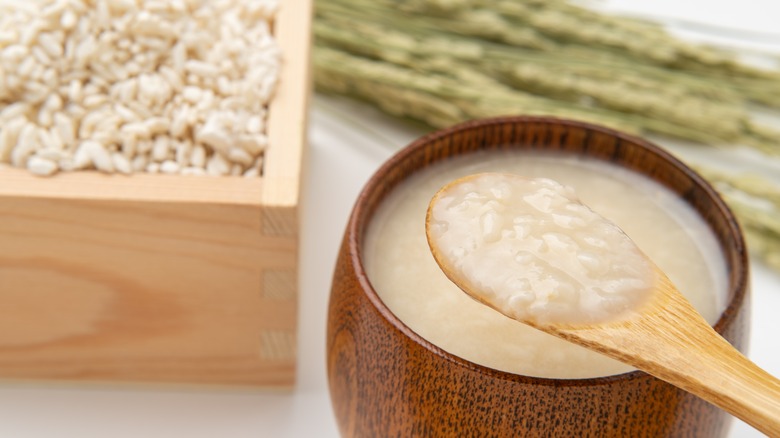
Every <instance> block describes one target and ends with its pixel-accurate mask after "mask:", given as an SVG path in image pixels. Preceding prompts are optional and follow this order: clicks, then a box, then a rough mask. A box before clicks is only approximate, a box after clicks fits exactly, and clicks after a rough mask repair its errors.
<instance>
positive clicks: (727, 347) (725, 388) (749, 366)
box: [425, 174, 780, 437]
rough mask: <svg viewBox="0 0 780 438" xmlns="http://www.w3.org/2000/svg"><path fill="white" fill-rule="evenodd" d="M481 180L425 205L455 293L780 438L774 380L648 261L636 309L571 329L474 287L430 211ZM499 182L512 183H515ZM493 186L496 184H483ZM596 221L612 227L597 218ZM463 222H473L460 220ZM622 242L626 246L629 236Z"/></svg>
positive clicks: (457, 185) (432, 240)
mask: <svg viewBox="0 0 780 438" xmlns="http://www.w3.org/2000/svg"><path fill="white" fill-rule="evenodd" d="M482 175H491V174H482ZM482 175H471V176H467V177H464V178H461V179H459V180H456V181H453V182H451V183H450V184H448V185H447V186H445V187H444V188H442V189H441V190H440V191H439V192H438V193H437V194H436V195H435V196H434V197H433V199H432V200H431V203H430V205H429V208H428V213H427V216H426V221H425V223H426V236H427V238H428V244H429V246H430V248H431V252H432V253H433V256H434V258H435V259H436V262H437V263H438V264H439V266H440V267H441V269H442V270H443V271H444V273H445V274H446V275H447V277H448V278H449V279H450V280H452V281H453V282H454V283H455V284H456V285H457V286H458V287H460V289H462V290H463V291H464V292H466V293H467V294H468V295H470V296H471V297H472V298H474V299H476V300H477V301H479V302H481V303H483V304H486V305H488V306H490V307H492V308H494V309H496V310H497V311H499V312H500V313H502V314H504V315H506V316H508V317H510V318H513V319H516V320H518V321H520V322H523V323H526V324H529V325H531V326H533V327H535V328H537V329H540V330H542V331H545V332H547V333H550V334H552V335H554V336H557V337H560V338H563V339H565V340H568V341H570V342H573V343H575V344H579V345H581V346H584V347H586V348H588V349H591V350H593V351H596V352H599V353H602V354H605V355H607V356H610V357H612V358H614V359H617V360H619V361H621V362H624V363H626V364H629V365H632V366H634V367H636V368H638V369H640V370H642V371H645V372H647V373H649V374H651V375H653V376H655V377H657V378H659V379H662V380H664V381H666V382H669V383H671V384H672V385H675V386H677V387H679V388H682V389H683V390H685V391H688V392H690V393H693V394H695V395H697V396H699V397H701V398H702V399H704V400H706V401H708V402H710V403H712V404H714V405H715V406H718V407H720V408H721V409H723V410H725V411H727V412H729V413H731V414H732V415H734V416H736V417H739V418H741V419H742V420H744V421H745V422H747V423H748V424H750V425H752V426H753V427H755V428H756V429H758V430H759V431H761V432H763V433H765V434H767V435H769V436H773V437H780V381H779V380H778V379H776V378H775V377H773V376H771V375H770V374H768V373H767V372H766V371H764V370H762V369H761V368H759V367H758V366H756V365H755V364H754V363H753V362H751V361H750V360H749V359H747V358H746V357H745V356H743V355H742V354H741V353H740V352H739V351H737V350H736V349H735V348H734V347H733V346H732V345H731V344H729V343H728V341H726V340H725V339H723V338H722V337H721V336H720V335H718V334H717V332H715V330H713V329H712V327H711V326H710V325H709V324H708V323H707V322H706V321H705V320H704V318H703V317H702V316H701V315H700V314H699V313H698V312H697V311H696V310H695V309H694V308H693V306H692V305H691V304H690V303H689V302H688V300H687V299H686V298H685V297H684V296H682V294H681V293H680V292H679V291H678V290H677V288H676V287H675V286H674V285H673V284H672V283H671V281H670V280H669V279H668V278H667V276H666V275H665V274H664V273H663V272H662V271H661V270H660V269H659V268H658V267H657V266H656V265H655V264H654V263H653V262H651V261H649V260H647V261H648V267H649V269H650V272H651V274H652V277H651V278H653V279H654V280H653V281H652V283H650V284H651V287H650V288H649V289H648V291H649V294H648V297H647V299H645V300H643V301H642V302H641V303H640V305H638V306H637V308H636V309H632V310H631V311H629V312H627V313H624V314H622V315H621V316H620V317H616V318H613V319H607V320H604V321H595V322H581V321H580V322H576V323H573V324H572V323H570V322H566V321H553V322H550V321H547V320H545V319H544V318H536V317H533V316H529V317H518V312H517V311H516V309H512V308H511V305H510V304H508V303H511V301H508V300H507V294H511V293H512V291H511V290H508V291H501V290H496V288H491V290H490V292H487V291H486V290H485V289H486V287H485V286H483V285H484V283H483V282H480V281H474V279H473V278H470V277H469V275H470V274H466V273H464V272H466V271H464V270H463V269H462V268H463V267H462V266H460V265H458V263H462V262H463V260H464V259H462V258H458V255H459V254H462V251H460V252H453V251H451V250H450V249H451V248H448V247H446V246H445V247H443V246H442V245H443V243H442V237H441V233H442V231H441V230H442V222H441V215H440V216H439V217H436V213H435V212H436V211H437V210H436V209H437V208H439V209H441V208H446V207H442V204H446V203H452V201H453V196H455V195H454V193H455V192H457V191H458V190H461V192H459V193H461V194H462V193H463V192H462V190H464V185H465V184H471V187H469V189H468V190H472V194H475V195H480V196H481V195H483V194H484V193H478V190H479V188H476V189H475V188H474V187H473V185H474V184H473V183H474V182H475V181H477V179H478V178H480V177H482ZM493 175H495V174H493ZM503 177H505V178H507V179H508V181H510V182H511V180H512V179H513V178H519V177H517V176H511V175H503ZM526 181H527V180H526ZM495 186H496V184H495V180H494V181H493V182H492V183H490V184H488V185H487V187H488V188H494V187H495ZM473 190H477V192H474V191H473ZM477 197H478V196H477ZM443 200H444V201H443ZM461 200H462V198H461ZM494 201H495V200H494ZM515 201H516V200H515ZM573 201H576V199H574V200H573ZM576 202H579V201H576ZM455 210H457V209H455ZM452 211H454V210H452V209H451V210H450V212H451V213H452ZM482 211H484V209H483V210H482ZM589 211H590V210H589ZM455 213H456V215H455V216H450V217H448V220H450V222H448V223H446V224H444V229H449V228H450V226H451V225H453V224H452V222H453V220H458V216H457V214H464V215H469V214H472V213H469V212H468V210H467V209H461V210H460V212H457V211H456V212H455ZM593 214H596V213H593ZM598 218H599V219H600V220H603V221H605V222H607V223H609V224H611V222H608V221H607V219H604V218H603V217H601V216H598ZM468 219H473V217H465V218H463V220H468ZM621 233H622V231H621ZM624 236H625V235H624ZM472 237H473V236H472ZM514 238H518V237H516V236H515V237H514ZM625 239H627V240H628V241H629V242H630V239H629V238H628V236H625ZM477 240H479V239H477ZM472 243H473V241H472ZM631 243H632V244H633V242H631ZM477 245H479V243H477ZM505 249H506V248H504V250H505ZM453 253H455V254H456V255H455V256H453ZM640 253H641V251H640ZM502 255H503V256H504V257H506V254H505V253H502V254H498V256H502ZM642 255H643V256H644V254H642ZM492 256H496V254H491V257H492ZM453 257H454V258H453ZM645 260H646V258H645ZM456 266H458V267H457V268H456ZM467 268H468V267H467ZM471 268H473V266H472V267H471ZM504 292H506V294H505V293H504Z"/></svg>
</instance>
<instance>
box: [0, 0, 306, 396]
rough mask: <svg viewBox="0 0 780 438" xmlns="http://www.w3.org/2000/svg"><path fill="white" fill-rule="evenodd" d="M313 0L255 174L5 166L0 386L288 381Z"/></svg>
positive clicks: (295, 15)
mask: <svg viewBox="0 0 780 438" xmlns="http://www.w3.org/2000/svg"><path fill="white" fill-rule="evenodd" d="M311 6H312V3H311V0H296V1H295V2H290V3H289V4H288V3H285V4H283V5H282V8H281V9H280V12H279V15H278V16H277V20H276V22H275V23H274V32H275V33H276V34H277V35H276V36H277V39H278V41H279V44H280V46H281V49H282V52H283V56H284V67H283V69H284V70H283V72H282V80H281V82H280V86H279V89H278V93H277V96H276V97H275V99H274V101H273V102H272V104H271V107H270V109H269V128H268V129H269V138H270V142H271V146H269V150H268V152H267V155H266V159H265V164H264V165H265V167H264V176H263V177H262V178H256V179H247V178H228V177H225V178H210V177H203V178H198V177H181V176H169V175H148V174H138V175H133V176H131V177H125V176H121V175H102V174H99V173H96V172H80V173H70V174H60V175H57V176H56V177H54V178H50V179H42V178H38V177H35V176H32V175H30V174H28V173H27V172H25V171H22V170H18V169H7V168H3V169H2V170H0V242H1V244H0V379H25V380H29V379H36V380H37V379H44V380H62V381H82V382H95V381H104V382H145V383H176V384H186V385H191V384H212V385H248V386H263V387H267V386H270V387H290V386H291V385H292V383H293V382H294V379H295V362H296V361H295V359H296V354H295V352H296V343H295V340H296V328H297V273H298V203H299V197H300V196H299V192H300V177H301V161H302V160H303V151H304V149H305V148H304V146H305V139H306V114H307V104H308V96H309V89H310V84H309V66H308V64H309V61H308V60H309V50H310V24H311V12H312V11H311Z"/></svg>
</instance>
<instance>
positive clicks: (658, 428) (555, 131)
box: [327, 117, 749, 437]
mask: <svg viewBox="0 0 780 438" xmlns="http://www.w3.org/2000/svg"><path fill="white" fill-rule="evenodd" d="M510 148H511V149H528V150H544V151H563V152H567V153H576V154H581V155H586V156H589V157H593V158H597V159H602V160H606V161H611V162H612V163H615V164H617V165H619V166H622V167H625V168H629V169H632V170H634V171H636V172H638V173H642V174H645V175H647V176H648V177H650V178H652V179H654V180H656V181H659V182H660V183H662V184H663V185H665V186H667V187H669V188H670V189H671V190H672V191H674V192H676V193H678V194H679V195H680V196H681V197H682V198H683V199H684V200H685V201H686V202H687V203H688V204H690V205H691V206H693V208H694V209H696V210H697V211H698V212H699V213H700V214H701V215H702V217H703V218H704V219H705V221H706V222H707V223H708V224H709V226H710V227H712V230H713V231H714V232H715V235H716V237H717V239H718V240H719V243H720V247H721V249H722V251H723V253H724V255H725V259H726V264H727V266H728V275H729V292H728V293H729V295H728V306H727V308H726V310H725V311H724V313H723V314H722V316H721V318H720V319H719V320H718V321H717V323H716V325H715V329H716V330H717V331H718V332H719V333H720V334H721V335H723V336H724V337H725V338H726V339H728V340H729V341H730V342H731V343H733V344H734V345H735V346H736V347H737V348H742V347H744V346H745V344H746V340H747V337H748V323H749V293H748V280H747V279H748V261H747V255H746V250H745V244H744V241H743V237H742V234H741V230H740V228H739V225H738V224H737V222H736V220H735V218H734V216H733V214H732V213H731V211H730V210H729V209H728V207H727V206H726V205H725V204H724V202H723V201H722V200H721V199H720V198H719V197H718V195H717V194H716V193H715V191H714V190H713V189H712V188H711V187H710V186H709V185H708V184H707V183H706V182H705V181H704V180H703V179H702V178H701V177H700V176H698V175H697V174H696V173H694V172H693V171H692V170H691V169H689V168H688V167H686V166H685V165H684V164H682V163H681V162H680V161H678V160H677V159H675V158H674V157H672V156H671V155H670V154H668V153H666V152H664V151H663V150H661V149H660V148H658V147H657V146H654V145H652V144H650V143H648V142H646V141H644V140H641V139H639V138H636V137H632V136H629V135H625V134H622V133H619V132H616V131H612V130H609V129H605V128H601V127H598V126H594V125H590V124H586V123H580V122H573V121H565V120H557V119H551V118H533V117H513V118H499V119H489V120H480V121H474V122H468V123H464V124H461V125H458V126H455V127H452V128H450V129H446V130H443V131H439V132H436V133H433V134H430V135H428V136H425V137H423V138H421V139H419V140H417V141H415V142H414V143H412V144H411V145H409V146H408V147H406V148H405V149H403V150H402V151H401V152H399V153H398V154H397V155H395V156H394V157H393V158H391V159H390V160H389V161H388V162H386V163H385V164H384V165H383V166H382V167H381V168H380V169H379V170H378V171H377V172H376V174H375V175H374V176H373V178H372V179H371V180H370V181H369V182H368V183H367V185H366V187H365V188H364V190H363V192H362V193H361V194H360V196H359V198H358V200H357V202H356V204H355V207H354V210H353V212H352V216H351V218H350V220H349V224H348V226H347V229H346V232H345V236H344V240H343V243H342V246H341V250H340V253H339V257H338V262H337V265H336V270H335V273H334V278H333V285H332V290H331V296H330V305H329V314H328V331H327V356H328V364H327V365H328V380H329V384H330V394H331V399H332V402H333V407H334V411H335V415H336V419H337V422H338V425H339V428H340V431H341V433H342V435H343V436H360V437H375V436H402V437H411V436H479V437H486V436H632V437H634V436H651V437H658V436H707V437H713V436H719V435H723V434H724V433H725V432H726V429H727V427H726V426H727V424H728V420H729V418H730V417H729V416H728V415H727V414H725V413H724V412H723V411H721V410H719V409H717V408H715V407H714V406H712V405H710V404H708V403H706V402H704V401H702V400H701V399H698V398H697V397H695V396H693V395H690V394H688V393H685V392H684V391H681V390H679V389H677V388H675V387H673V386H671V385H669V384H667V383H665V382H663V381H660V380H658V379H656V378H654V377H652V376H650V375H648V374H645V373H643V372H640V371H635V372H630V373H625V374H620V375H615V376H609V377H601V378H591V379H546V378H536V377H528V376H522V375H516V374H511V373H507V372H503V371H497V370H494V369H491V368H487V367H484V366H481V365H477V364H475V363H472V362H469V361H467V360H464V359H461V358H460V357H457V356H454V355H452V354H450V353H447V352H446V351H444V350H442V349H440V348H438V347H437V346H435V345H432V344H431V343H429V342H427V341H426V340H425V339H423V338H421V337H420V336H419V335H417V334H416V333H415V332H413V331H412V330H410V329H409V328H408V327H407V326H405V325H404V323H402V322H401V321H400V320H399V319H398V318H397V317H396V316H395V315H394V314H393V313H391V311H390V310H389V309H388V308H387V307H386V306H385V304H384V303H383V302H382V300H381V299H380V298H379V296H378V295H377V293H376V292H375V291H374V289H373V288H372V286H371V283H370V282H369V280H368V278H367V276H366V273H365V271H364V269H363V264H362V261H363V256H362V247H363V238H364V234H365V231H366V228H367V225H368V224H369V222H370V221H371V218H372V216H373V214H374V212H375V210H376V208H377V206H378V205H379V204H380V203H381V202H382V200H383V199H384V198H385V197H386V195H387V194H388V193H389V192H390V191H391V190H393V188H394V187H395V186H396V185H397V184H398V183H399V182H401V181H403V180H404V179H405V178H407V177H409V176H410V175H411V174H413V173H414V172H416V171H418V170H420V169H423V168H425V167H427V166H430V165H431V164H432V163H435V162H438V161H441V160H445V159H447V158H448V157H451V156H455V155H464V154H468V153H471V152H474V151H477V150H498V149H510Z"/></svg>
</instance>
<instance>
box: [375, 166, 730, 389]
mask: <svg viewBox="0 0 780 438" xmlns="http://www.w3.org/2000/svg"><path fill="white" fill-rule="evenodd" d="M480 172H510V173H516V174H520V175H523V176H526V177H529V178H550V179H554V180H556V181H559V182H561V183H563V184H566V185H569V186H572V187H573V188H574V189H575V190H576V191H577V194H578V196H579V198H580V199H581V200H582V202H583V203H585V204H587V205H588V206H590V207H591V208H592V209H593V210H594V211H596V212H597V213H599V214H601V215H602V216H604V217H606V218H607V219H609V220H611V221H612V222H614V223H615V224H617V225H618V226H619V227H620V228H622V229H623V230H624V231H625V232H626V234H627V235H628V236H629V237H630V238H631V239H632V240H633V241H634V242H635V243H636V244H637V246H638V247H639V248H640V249H641V250H642V251H643V252H644V253H645V254H647V255H648V256H649V257H650V259H652V260H653V261H654V262H655V263H656V264H657V265H658V266H659V268H661V269H662V270H663V271H664V272H666V274H667V275H668V276H669V278H670V279H671V281H672V282H674V284H675V285H676V286H677V287H678V289H679V290H680V291H681V292H682V293H683V294H684V295H685V296H686V297H687V298H688V299H689V300H690V301H691V303H692V304H693V305H694V307H695V308H696V309H697V310H698V311H699V312H700V313H701V314H702V315H703V316H704V317H705V319H707V321H709V322H710V323H714V322H715V321H716V320H717V318H718V316H719V315H720V313H721V312H722V311H723V309H724V306H725V297H726V284H727V277H726V267H725V261H724V260H723V257H722V255H721V252H720V249H719V247H718V244H717V241H716V239H715V237H714V235H713V234H712V231H711V230H710V229H709V227H708V226H707V225H706V224H705V223H704V221H703V220H702V219H701V218H700V217H699V216H698V214H697V213H696V212H695V211H694V210H693V209H691V208H690V207H689V206H687V205H686V204H685V203H684V202H683V201H682V200H681V199H679V198H678V197H677V196H676V195H675V194H674V193H672V192H671V191H669V190H667V189H665V188H663V187H662V186H660V185H659V184H657V183H655V182H653V181H651V180H649V179H648V178H646V177H643V176H641V175H637V174H634V173H631V172H629V171H627V170H624V169H621V168H618V167H616V166H614V165H610V164H607V163H603V162H601V161H597V160H591V159H587V160H585V159H581V158H576V157H563V156H561V155H557V156H552V155H539V154H537V153H529V152H522V151H517V152H509V153H500V152H492V153H480V154H472V155H470V156H465V157H460V158H457V159H453V160H449V161H446V162H443V163H440V164H438V165H436V166H433V167H431V168H429V169H426V170H424V171H421V172H418V173H417V174H416V175H414V176H413V177H411V178H409V179H408V180H407V181H405V182H404V183H402V184H401V185H399V186H398V187H396V188H395V189H394V190H393V192H392V193H391V194H390V195H389V196H388V197H387V198H386V199H385V200H384V202H383V203H382V205H381V206H380V207H379V209H378V210H377V212H376V214H375V216H374V218H373V219H372V222H371V224H370V225H369V228H368V230H367V235H366V239H365V246H364V254H365V257H364V264H365V267H366V271H367V274H368V277H369V280H370V281H371V284H372V285H373V287H374V289H375V290H376V291H377V293H378V294H379V296H380V298H381V299H382V301H383V302H384V303H385V304H386V305H387V306H388V308H389V309H390V310H391V311H392V312H393V313H394V314H395V315H396V316H398V318H399V319H401V320H402V321H403V322H404V323H405V324H406V325H407V326H409V327H410V328H411V329H412V330H414V331H415V332H416V333H418V334H419V335H420V336H422V337H423V338H425V339H427V340H428V341H430V342H431V343H433V344H435V345H438V346H439V347H441V348H442V349H444V350H446V351H448V352H450V353H452V354H454V355H457V356H460V357H462V358H464V359H467V360H470V361H472V362H475V363H478V364H481V365H484V366H488V367H491V368H495V369H499V370H503V371H508V372H512V373H516V374H523V375H530V376H538V377H551V378H586V377H598V376H605V375H612V374H618V373H622V372H627V371H630V370H632V368H630V367H628V366H626V365H624V364H621V363H619V362H617V361H615V360H613V359H610V358H607V357H605V356H601V355H599V354H596V353H593V352H590V351H588V350H586V349H584V348H582V347H579V346H576V345H573V344H570V343H568V342H565V341H562V340H559V339H557V338H554V337H552V336H550V335H547V334H545V333H542V332H540V331H537V330H535V329H533V328H530V327H529V326H526V325H524V324H522V323H519V322H517V321H514V320H512V319H509V318H507V317H505V316H503V315H501V314H500V313H498V312H497V311H495V310H493V309H491V308H489V307H487V306H485V305H483V304H480V303H478V302H476V301H474V300H473V299H472V298H470V297H469V296H468V295H466V294H465V293H463V292H462V291H461V290H460V289H459V288H458V287H457V286H455V285H454V284H453V283H452V282H451V281H450V280H449V279H448V278H447V277H446V276H445V275H444V273H443V272H442V271H441V269H440V268H439V266H438V265H437V264H436V262H435V260H434V259H433V256H432V255H431V252H430V250H429V248H428V243H427V241H426V236H425V214H426V210H427V208H428V203H429V201H430V200H431V198H432V197H433V195H434V194H435V193H436V191H437V190H438V189H439V188H441V187H442V186H443V185H445V184H446V183H447V182H449V181H452V180H454V179H457V178H460V177H463V176H466V175H469V174H474V173H480Z"/></svg>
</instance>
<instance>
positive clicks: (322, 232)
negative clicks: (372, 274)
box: [0, 0, 780, 438]
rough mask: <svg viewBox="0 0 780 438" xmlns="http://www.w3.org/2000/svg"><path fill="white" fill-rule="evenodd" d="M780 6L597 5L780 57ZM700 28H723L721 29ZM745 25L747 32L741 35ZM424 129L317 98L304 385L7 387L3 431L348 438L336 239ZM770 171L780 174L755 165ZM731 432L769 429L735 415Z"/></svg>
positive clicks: (763, 286) (307, 235)
mask: <svg viewBox="0 0 780 438" xmlns="http://www.w3.org/2000/svg"><path fill="white" fill-rule="evenodd" d="M779 3H780V2H777V1H776V0H763V1H760V0H750V1H747V0H742V1H739V2H734V1H730V2H717V1H712V0H710V1H704V0H695V1H694V0H688V1H680V0H656V1H653V2H643V1H639V0H613V1H605V2H587V4H590V5H594V6H597V7H603V8H605V9H610V10H616V11H622V12H638V13H642V14H645V15H649V16H653V17H655V18H658V19H661V20H663V21H664V22H666V23H668V24H669V25H670V26H671V27H672V28H673V29H674V30H675V31H676V32H679V33H680V34H681V35H684V36H685V37H689V38H698V39H706V40H715V41H718V42H719V43H722V44H729V45H736V46H737V47H741V48H743V49H749V50H750V51H753V50H760V51H766V50H771V51H775V52H777V53H780V34H778V33H777V32H776V31H775V28H776V26H777V19H778V18H780V4H779ZM697 23H710V24H716V25H718V26H720V28H719V29H711V28H708V27H704V26H699V25H698V24H697ZM692 29H693V30H695V32H692V31H691V30H692ZM738 29H742V31H740V32H734V31H733V30H738ZM745 30H747V32H746V31H745ZM778 126H779V127H780V124H779V125H778ZM420 133H421V131H419V130H418V128H414V127H410V126H406V125H403V124H401V123H399V122H396V121H393V120H390V119H388V118H386V117H384V116H382V115H380V114H378V113H376V112H374V111H371V110H367V109H366V108H365V107H362V106H358V105H355V104H353V103H350V102H344V101H340V100H334V99H325V98H322V97H316V98H315V99H314V100H313V104H312V114H311V124H310V138H311V141H310V149H309V151H308V157H307V160H308V163H307V164H308V170H309V172H308V174H307V175H306V177H305V180H304V197H303V203H302V213H303V216H302V230H301V255H300V263H301V270H300V324H299V333H300V338H299V365H298V384H297V385H296V387H295V388H294V390H293V391H292V392H289V393H278V392H277V393H269V392H256V391H224V390H219V391H215V390H183V389H164V388H162V389H161V388H126V387H108V386H101V387H83V386H79V387H76V386H63V385H50V384H2V385H0V438H5V437H14V438H16V437H20V438H21V437H30V438H33V437H80V438H82V437H83V438H87V437H146V438H156V437H166V438H167V437H177V436H186V437H190V438H198V437H204V438H205V437H208V438H211V437H225V438H232V437H312V436H316V437H336V436H338V433H337V430H336V425H335V422H334V419H333V415H332V412H331V407H330V399H329V396H328V393H327V383H326V377H325V320H326V309H327V301H328V293H329V289H330V280H331V274H332V269H333V265H334V262H335V257H336V253H337V251H338V245H339V244H340V240H341V236H342V233H343V230H344V226H345V224H346V220H347V216H348V214H349V212H350V210H351V208H352V204H353V202H354V200H355V197H356V196H357V194H358V192H359V191H360V189H361V187H362V185H363V184H364V182H365V181H366V180H367V179H368V178H369V176H370V175H371V174H372V173H373V171H374V170H375V169H376V168H377V167H378V166H379V165H380V164H381V163H382V162H383V161H384V160H385V159H386V158H387V157H389V156H390V155H391V154H392V153H393V152H394V150H395V149H397V148H399V147H401V146H403V145H405V144H406V143H408V142H409V141H410V140H412V139H414V138H415V137H416V136H417V135H419V134H420ZM681 153H683V154H686V153H687V151H685V150H682V151H681ZM698 155H701V154H698ZM693 156H697V154H696V153H694V154H693ZM748 162H750V160H748ZM767 169H770V170H771V168H764V169H757V170H767ZM752 275H753V278H752V282H753V326H752V342H751V344H752V348H751V352H750V354H749V355H750V357H751V358H752V359H753V360H754V361H755V362H757V363H758V364H759V365H760V366H762V367H764V368H765V369H766V370H768V371H770V372H771V373H773V374H775V375H779V376H780V351H778V348H777V347H778V342H777V337H778V336H779V335H780V318H778V317H777V316H776V314H777V313H778V312H779V311H780V275H778V274H776V273H774V272H772V271H769V270H768V269H766V268H765V267H763V266H762V265H761V264H759V263H753V265H752ZM731 436H733V437H740V438H744V437H751V436H761V435H760V434H758V433H757V432H756V431H754V430H753V429H751V428H750V427H748V426H746V425H744V424H742V423H740V422H735V423H734V426H733V428H732V431H731Z"/></svg>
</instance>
